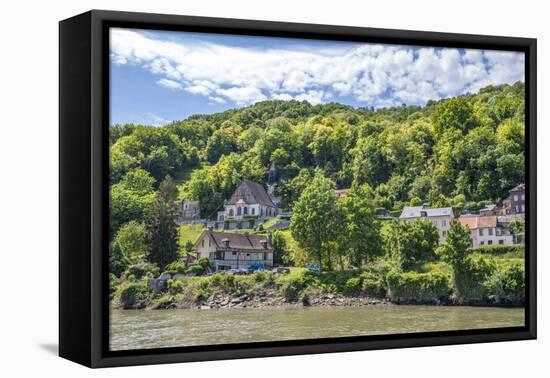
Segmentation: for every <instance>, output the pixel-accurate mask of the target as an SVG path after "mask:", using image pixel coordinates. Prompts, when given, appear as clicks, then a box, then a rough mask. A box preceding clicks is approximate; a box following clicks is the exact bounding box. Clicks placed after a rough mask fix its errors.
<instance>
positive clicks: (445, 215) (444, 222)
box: [399, 206, 454, 244]
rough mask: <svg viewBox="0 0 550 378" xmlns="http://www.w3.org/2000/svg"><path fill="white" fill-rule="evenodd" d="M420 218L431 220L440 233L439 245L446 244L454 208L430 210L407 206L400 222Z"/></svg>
mask: <svg viewBox="0 0 550 378" xmlns="http://www.w3.org/2000/svg"><path fill="white" fill-rule="evenodd" d="M418 218H423V219H429V220H430V221H431V222H432V223H433V225H434V226H435V227H436V228H437V230H438V232H439V244H443V243H445V239H446V238H447V232H449V229H450V228H451V221H452V220H453V219H454V214H453V208H452V207H439V208H434V209H429V208H427V207H425V206H406V207H404V208H403V211H402V212H401V215H400V216H399V220H400V221H402V222H407V221H413V220H415V219H418Z"/></svg>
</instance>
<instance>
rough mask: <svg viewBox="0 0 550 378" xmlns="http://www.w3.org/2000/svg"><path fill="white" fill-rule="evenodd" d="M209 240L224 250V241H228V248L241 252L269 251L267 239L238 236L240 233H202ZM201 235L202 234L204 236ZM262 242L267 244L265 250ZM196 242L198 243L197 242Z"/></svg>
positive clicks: (244, 235) (257, 236)
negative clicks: (208, 237) (207, 236)
mask: <svg viewBox="0 0 550 378" xmlns="http://www.w3.org/2000/svg"><path fill="white" fill-rule="evenodd" d="M204 233H206V234H207V235H209V236H210V238H211V239H212V240H213V241H214V244H215V245H216V247H217V248H222V249H224V248H225V243H224V239H227V240H228V241H229V248H231V249H241V250H258V249H261V250H265V249H271V243H270V242H269V238H267V237H266V236H261V235H251V234H244V233H243V234H240V233H230V232H219V231H210V230H207V231H204ZM204 233H203V234H204ZM201 238H202V235H201V237H200V238H199V239H198V240H200V239H201ZM262 241H266V242H267V248H264V246H263V245H262ZM197 242H198V241H197Z"/></svg>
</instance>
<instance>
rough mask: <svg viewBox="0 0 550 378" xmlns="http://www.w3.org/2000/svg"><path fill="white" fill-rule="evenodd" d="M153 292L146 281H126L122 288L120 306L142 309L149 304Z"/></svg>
mask: <svg viewBox="0 0 550 378" xmlns="http://www.w3.org/2000/svg"><path fill="white" fill-rule="evenodd" d="M152 294H153V292H152V290H151V289H150V288H149V287H148V286H147V284H146V283H145V282H143V281H142V282H128V281H127V282H125V283H124V285H123V286H122V287H121V288H120V307H122V308H123V309H125V310H126V309H140V308H144V307H145V306H147V304H148V302H149V300H150V299H151V296H152Z"/></svg>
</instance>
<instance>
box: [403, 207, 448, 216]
mask: <svg viewBox="0 0 550 378" xmlns="http://www.w3.org/2000/svg"><path fill="white" fill-rule="evenodd" d="M422 212H426V217H452V216H453V208H452V207H437V208H433V209H429V208H425V207H424V206H405V207H404V208H403V211H402V212H401V215H400V216H399V218H400V219H407V218H420V217H421V216H422Z"/></svg>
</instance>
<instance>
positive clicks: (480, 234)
mask: <svg viewBox="0 0 550 378" xmlns="http://www.w3.org/2000/svg"><path fill="white" fill-rule="evenodd" d="M479 236H483V228H480V229H479Z"/></svg>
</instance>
